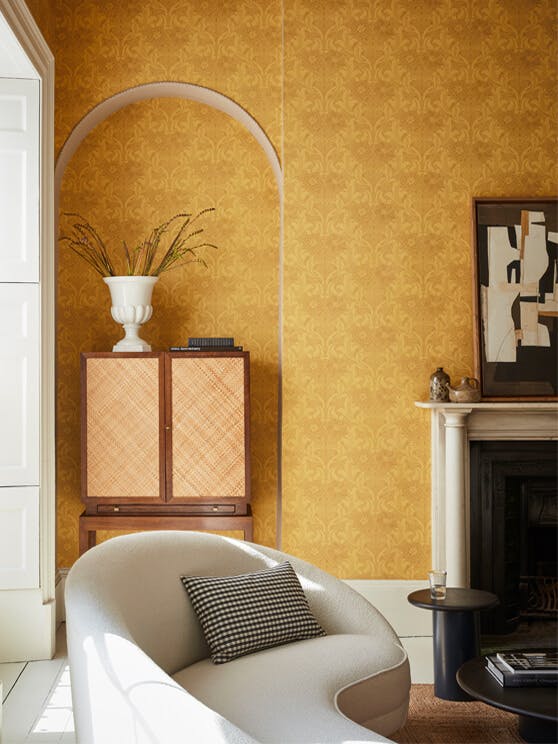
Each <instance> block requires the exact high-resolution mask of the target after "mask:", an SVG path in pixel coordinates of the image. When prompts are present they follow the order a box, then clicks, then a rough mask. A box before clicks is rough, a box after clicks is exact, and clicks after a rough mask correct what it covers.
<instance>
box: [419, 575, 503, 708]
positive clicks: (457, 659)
mask: <svg viewBox="0 0 558 744" xmlns="http://www.w3.org/2000/svg"><path fill="white" fill-rule="evenodd" d="M407 599H408V601H409V602H410V603H411V604H412V605H415V606H416V607H422V608H423V609H425V610H432V612H433V615H432V625H433V631H434V694H435V695H436V697H439V698H442V699H444V700H472V699H473V698H472V697H471V696H470V695H468V694H467V693H466V692H465V691H464V690H462V689H461V687H460V686H459V685H458V684H457V680H456V678H455V675H456V673H457V670H458V669H459V667H460V666H461V665H462V664H464V663H465V662H466V661H468V660H469V659H473V658H474V657H475V656H479V655H480V635H479V619H480V615H479V613H480V610H488V609H490V608H491V607H495V606H496V605H497V604H499V599H498V597H497V596H496V595H495V594H492V593H491V592H484V591H480V590H479V589H452V588H448V589H447V590H446V597H445V599H432V598H431V596H430V589H421V590H419V591H417V592H412V593H411V594H409V596H408V597H407Z"/></svg>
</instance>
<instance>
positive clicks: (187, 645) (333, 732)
mask: <svg viewBox="0 0 558 744" xmlns="http://www.w3.org/2000/svg"><path fill="white" fill-rule="evenodd" d="M284 560H288V561H289V562H290V563H291V565H292V566H293V567H294V569H295V571H296V573H297V575H298V577H299V579H300V581H301V584H302V587H303V589H304V592H305V594H306V596H307V598H308V601H309V605H310V608H311V610H312V612H313V614H314V615H315V617H316V619H317V620H318V622H319V623H320V624H321V625H322V627H323V628H324V629H325V630H326V632H327V635H326V636H322V637H317V638H311V639H308V640H303V641H298V642H295V643H291V644H287V645H283V646H277V647H274V648H269V649H265V650H263V651H259V652H257V653H254V654H250V655H248V656H243V657H240V658H238V659H235V660H233V661H230V662H228V663H226V664H218V665H216V664H213V663H212V662H211V661H210V660H209V658H208V657H209V651H208V647H207V645H206V643H205V639H204V637H203V633H202V631H201V627H200V624H199V622H198V619H197V617H196V615H195V613H194V611H193V609H192V606H191V604H190V601H189V599H188V596H187V594H186V592H185V590H184V588H183V587H182V584H181V581H180V576H181V575H198V576H200V575H204V576H225V575H237V574H241V573H249V572H254V571H258V570H261V569H262V568H267V567H271V566H274V565H276V564H277V563H280V562H282V561H284ZM66 622H67V637H68V656H69V662H70V674H71V682H72V699H73V709H74V718H75V726H76V735H77V740H78V742H79V743H80V744H89V743H90V742H95V743H97V744H110V743H111V742H115V743H116V742H118V744H132V742H134V743H135V742H149V743H150V744H154V743H157V744H173V743H174V742H177V741H191V742H196V744H203V743H204V742H208V743H209V744H213V743H215V744H218V743H219V742H231V744H251V743H253V742H276V743H277V744H288V743H289V742H291V743H292V744H295V743H296V744H306V743H308V744H310V743H315V744H327V742H339V743H340V742H361V741H362V742H364V741H377V742H382V741H389V740H388V739H386V738H385V737H386V736H389V735H390V734H391V733H393V732H395V731H396V730H397V729H398V728H400V727H401V726H402V725H403V724H404V722H405V719H406V715H407V709H408V702H409V689H410V674H409V664H408V660H407V656H406V653H405V651H404V650H403V648H402V647H401V645H400V643H399V640H398V638H397V636H396V635H395V633H394V631H393V629H392V628H391V626H390V625H389V624H388V623H387V621H386V620H385V619H384V618H383V617H382V615H381V614H380V613H379V612H378V611H377V610H376V609H375V608H374V607H372V605H370V604H369V603H368V602H367V601H366V600H365V599H364V598H363V597H361V596H360V595H359V594H358V593H356V592H355V591H354V590H352V589H351V588H349V587H348V586H347V585H346V584H345V583H344V582H342V581H340V580H338V579H336V578H335V577H333V576H331V575H329V574H327V573H325V572H323V571H321V570H320V569H318V568H316V567H315V566H312V565H311V564H308V563H306V562H304V561H301V560H299V559H297V558H295V557H293V556H289V555H286V554H285V553H281V552H279V551H276V550H272V549H270V548H266V547H262V546H259V545H254V544H251V543H246V542H241V541H238V540H233V539H230V538H226V537H220V536H216V535H208V534H202V533H196V532H172V531H171V532H145V533H138V534H135V535H127V536H123V537H117V538H113V539H112V540H109V541H107V542H105V543H103V544H102V545H99V546H97V547H95V548H92V549H91V550H89V551H88V552H87V553H85V554H84V555H83V556H82V557H81V558H80V559H79V560H78V561H77V562H76V563H75V565H74V566H73V567H72V569H71V570H70V572H69V575H68V578H67V582H66Z"/></svg>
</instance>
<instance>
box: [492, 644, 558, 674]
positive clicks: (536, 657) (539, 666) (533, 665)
mask: <svg viewBox="0 0 558 744" xmlns="http://www.w3.org/2000/svg"><path fill="white" fill-rule="evenodd" d="M496 656H497V657H498V659H499V661H501V662H502V664H503V665H504V666H505V667H506V669H507V670H508V671H510V672H512V673H513V674H532V673H533V672H536V673H537V674H557V673H558V651H556V649H541V650H535V649H533V650H530V649H529V650H526V651H499V652H498V653H497V654H496Z"/></svg>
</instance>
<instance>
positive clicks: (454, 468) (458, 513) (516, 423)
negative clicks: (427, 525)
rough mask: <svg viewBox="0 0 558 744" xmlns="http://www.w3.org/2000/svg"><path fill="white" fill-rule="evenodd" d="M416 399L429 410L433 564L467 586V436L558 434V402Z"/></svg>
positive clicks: (504, 437) (514, 438)
mask: <svg viewBox="0 0 558 744" xmlns="http://www.w3.org/2000/svg"><path fill="white" fill-rule="evenodd" d="M415 405H416V406H417V407H418V408H423V409H429V410H430V416H431V457H432V459H431V463H432V464H431V468H432V565H433V566H434V567H436V568H438V567H440V568H446V570H447V572H448V585H449V586H457V587H464V586H469V582H470V576H469V565H470V560H469V497H470V489H469V479H470V476H469V470H470V465H469V442H470V441H473V440H477V441H478V440H483V441H484V440H498V441H505V440H510V441H525V440H541V439H542V440H544V439H558V402H521V403H518V402H491V401H486V402H481V403H434V402H431V401H428V402H421V401H418V402H416V403H415Z"/></svg>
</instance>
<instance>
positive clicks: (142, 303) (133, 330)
mask: <svg viewBox="0 0 558 744" xmlns="http://www.w3.org/2000/svg"><path fill="white" fill-rule="evenodd" d="M158 279H159V277H158V276H105V277H103V281H104V282H106V284H107V285H108V288H109V291H110V298H111V301H112V307H111V309H110V312H111V315H112V317H113V319H114V320H115V321H116V322H117V323H122V325H123V326H124V331H125V336H124V338H123V339H121V340H120V341H119V342H118V343H117V344H115V345H114V346H113V347H112V350H113V351H151V346H150V345H149V344H148V343H147V342H146V341H144V340H143V339H141V338H140V337H139V334H138V331H139V327H140V325H141V324H142V323H147V321H148V320H149V318H150V317H151V315H152V314H153V306H152V305H151V295H152V293H153V287H154V286H155V283H156V282H157V281H158Z"/></svg>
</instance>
